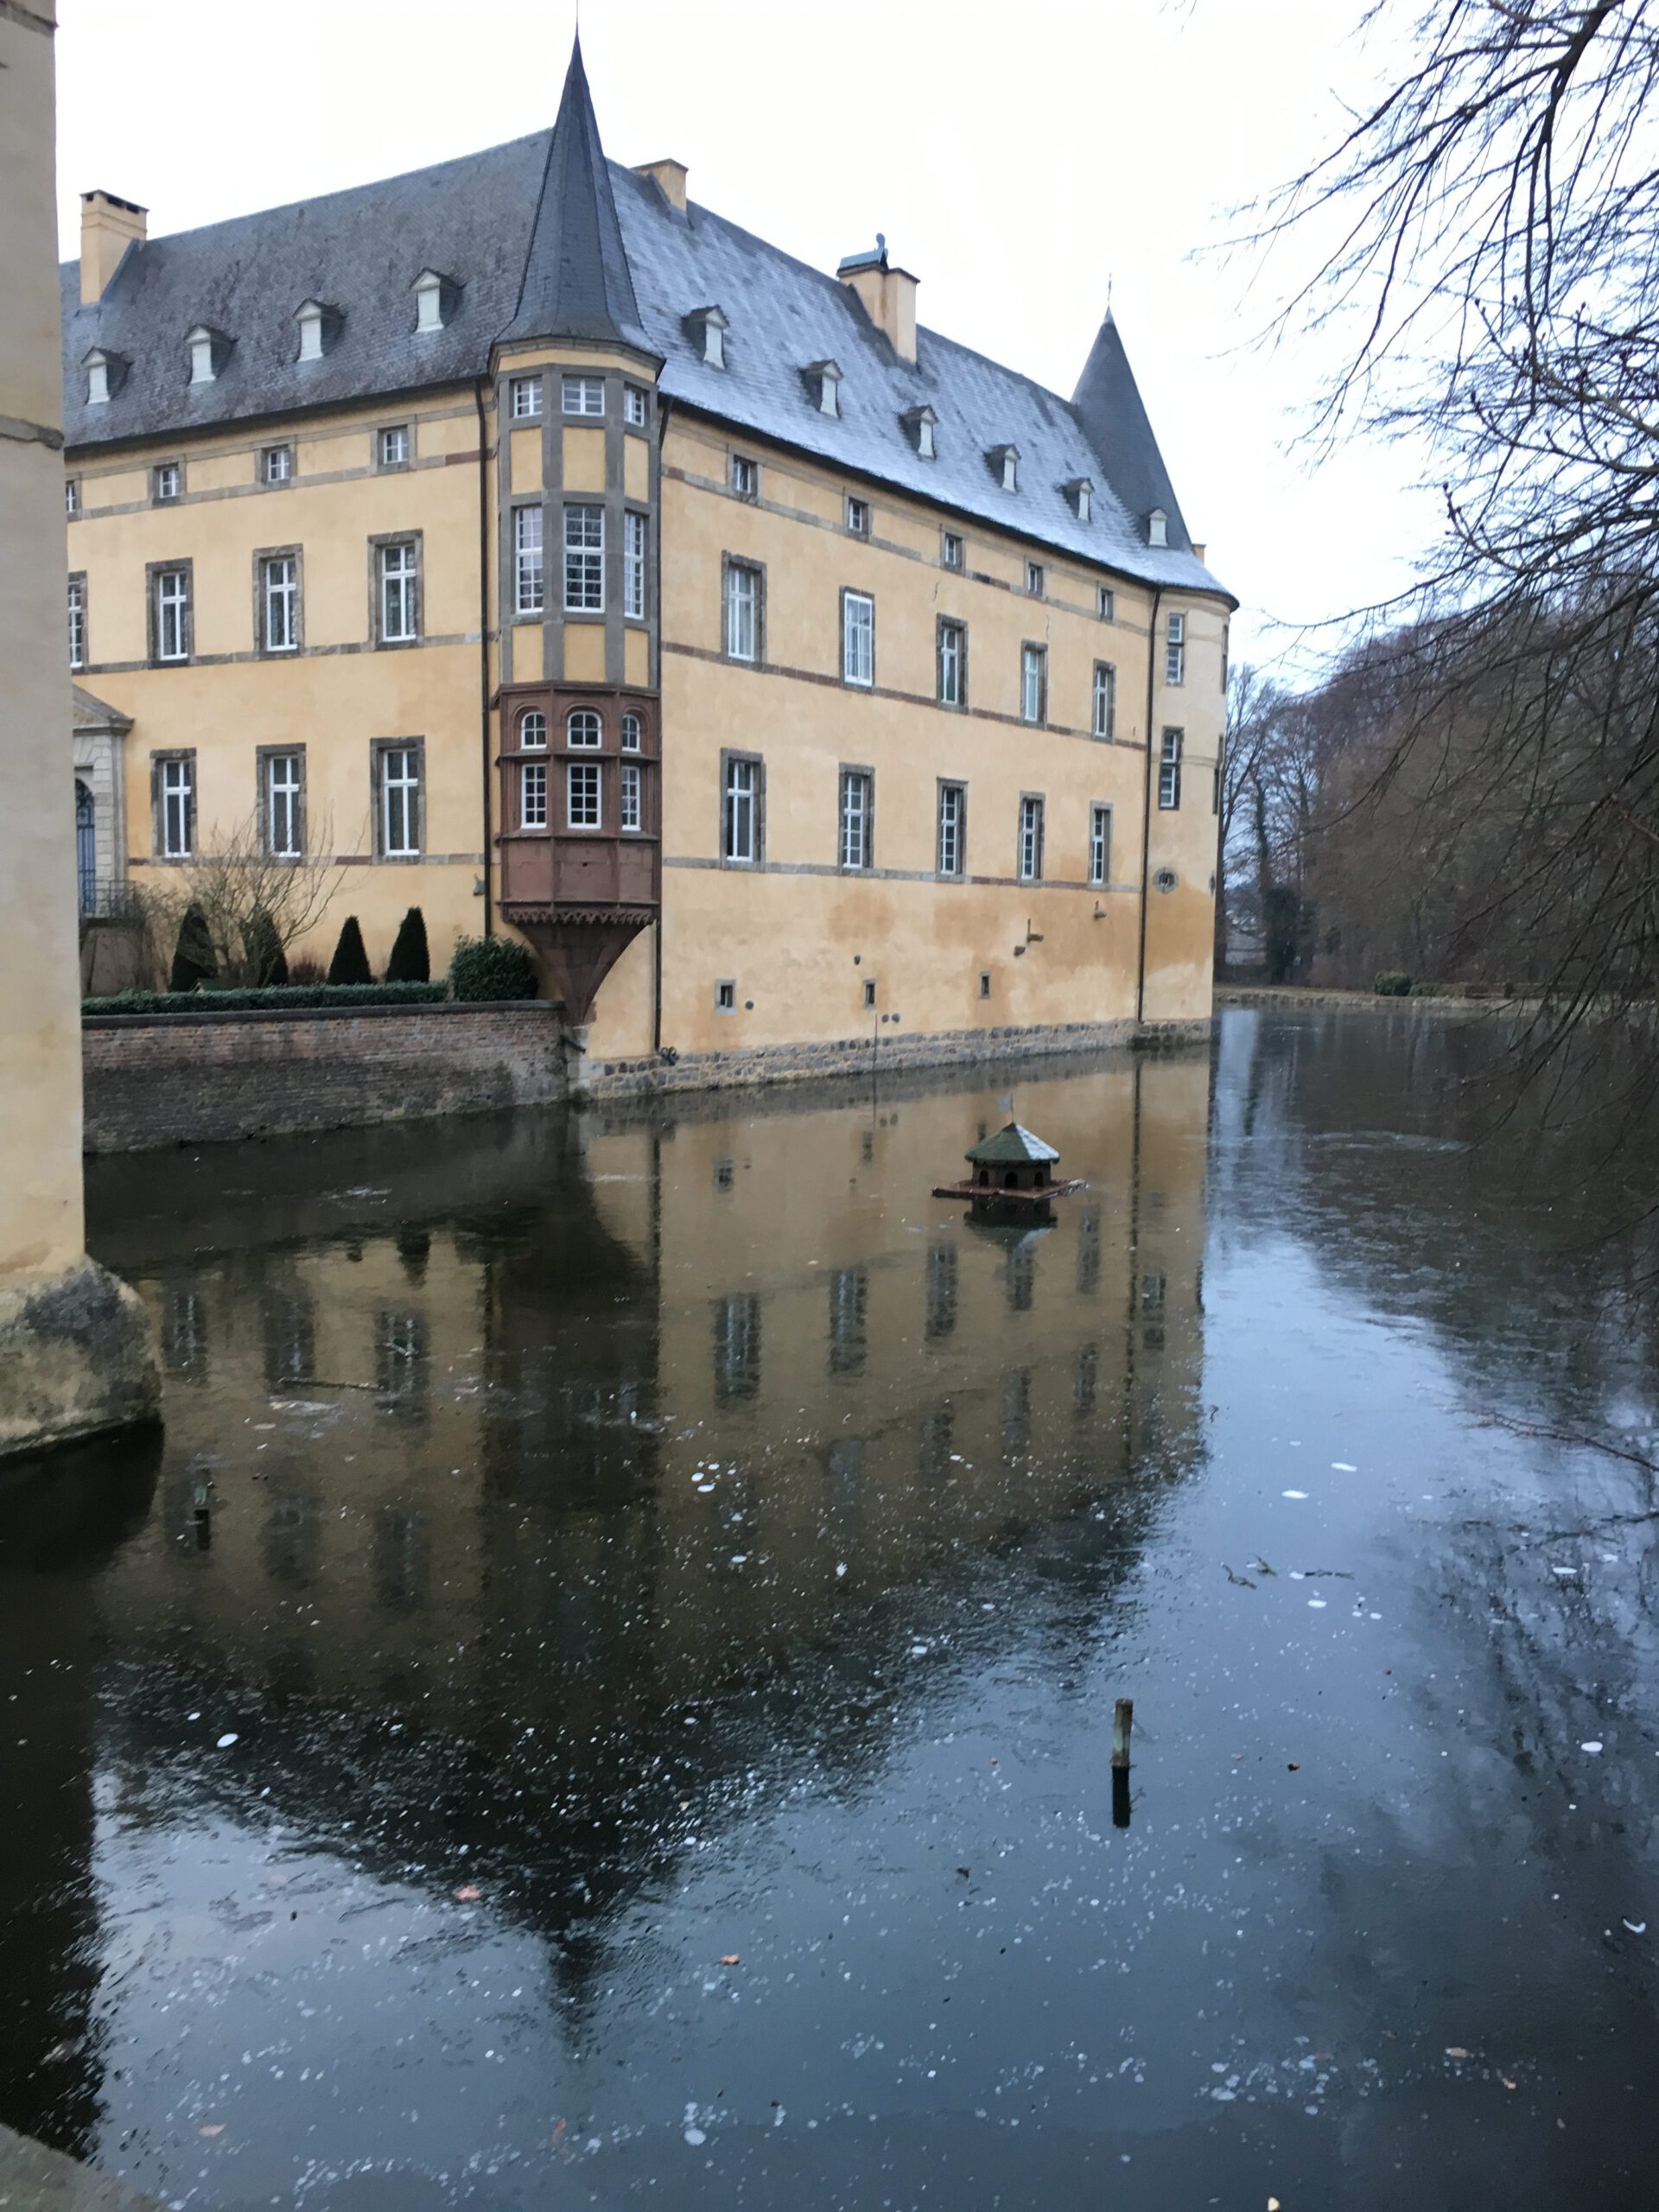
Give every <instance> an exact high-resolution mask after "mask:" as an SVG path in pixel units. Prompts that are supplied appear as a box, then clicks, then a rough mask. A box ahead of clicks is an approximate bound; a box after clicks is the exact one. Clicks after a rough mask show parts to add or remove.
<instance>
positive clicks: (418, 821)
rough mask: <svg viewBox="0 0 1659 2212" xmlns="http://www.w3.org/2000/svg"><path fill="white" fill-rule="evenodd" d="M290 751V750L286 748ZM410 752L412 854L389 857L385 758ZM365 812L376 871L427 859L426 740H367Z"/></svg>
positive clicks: (404, 738) (407, 865)
mask: <svg viewBox="0 0 1659 2212" xmlns="http://www.w3.org/2000/svg"><path fill="white" fill-rule="evenodd" d="M290 749H291V748H290ZM411 750H412V751H413V752H414V753H415V754H416V762H417V773H418V775H419V777H420V782H419V784H418V785H417V786H416V793H415V850H414V851H413V852H412V853H389V852H387V850H386V849H385V835H386V823H385V808H384V805H383V804H382V801H383V798H384V796H385V793H384V789H383V782H384V778H385V758H386V755H387V753H407V752H410V751H411ZM369 808H370V813H371V816H372V832H373V834H372V837H371V840H370V842H371V844H372V848H373V852H374V861H375V865H376V867H378V868H418V867H420V866H422V865H423V862H424V861H425V860H426V858H427V850H426V849H427V844H428V842H429V840H428V837H427V826H426V823H427V806H426V740H425V738H424V737H374V738H371V739H370V740H369Z"/></svg>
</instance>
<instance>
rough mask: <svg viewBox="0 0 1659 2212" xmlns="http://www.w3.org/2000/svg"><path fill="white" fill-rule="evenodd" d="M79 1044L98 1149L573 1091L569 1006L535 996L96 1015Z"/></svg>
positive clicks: (287, 1129) (468, 1110)
mask: <svg viewBox="0 0 1659 2212" xmlns="http://www.w3.org/2000/svg"><path fill="white" fill-rule="evenodd" d="M81 1049H82V1065H83V1067H84V1070H85V1073H86V1139H85V1142H86V1150H87V1151H88V1152H92V1153H105V1152H142V1151H146V1150H148V1149H149V1148H151V1147H155V1146H158V1145H173V1144H203V1143H213V1142H218V1141H230V1140H233V1139H235V1138H238V1137H247V1136H275V1135H289V1134H292V1133H294V1132H296V1131H303V1130H308V1129H339V1128H353V1127H357V1126H359V1125H361V1124H364V1123H367V1122H397V1121H419V1120H428V1119H430V1118H432V1117H433V1116H437V1115H440V1114H474V1113H481V1112H484V1111H486V1110H488V1109H493V1108H499V1107H503V1106H530V1105H542V1104H544V1103H547V1102H548V1101H549V1100H550V1099H556V1098H563V1096H564V1095H565V1090H566V1083H565V1069H564V1053H563V1048H562V1046H561V1044H560V1020H559V1010H558V1008H557V1007H553V1006H548V1005H543V1004H539V1003H537V1002H534V1001H523V1002H520V1001H513V1002H511V1003H508V1004H504V1005H499V1006H423V1007H340V1008H336V1007H320V1008H313V1009H310V1010H307V1011H298V1010H296V1011H293V1012H289V1011H287V1010H283V1011H282V1012H260V1013H257V1014H217V1013H213V1012H207V1011H204V1012H203V1013H200V1014H194V1013H192V1014H95V1015H91V1016H89V1017H88V1018H87V1019H86V1021H85V1022H84V1023H83V1025H82V1048H81Z"/></svg>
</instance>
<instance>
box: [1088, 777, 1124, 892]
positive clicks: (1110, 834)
mask: <svg viewBox="0 0 1659 2212" xmlns="http://www.w3.org/2000/svg"><path fill="white" fill-rule="evenodd" d="M1102 814H1103V815H1104V816H1105V817H1106V866H1105V869H1104V871H1103V874H1100V875H1099V876H1098V877H1096V874H1095V818H1096V816H1097V815H1102ZM1116 829H1117V810H1116V807H1115V806H1114V805H1113V804H1112V802H1111V800H1110V799H1109V798H1093V799H1090V802H1089V872H1088V879H1087V880H1088V885H1089V888H1090V890H1091V891H1105V890H1108V889H1109V888H1110V886H1111V880H1112V860H1113V857H1114V855H1113V853H1112V847H1113V845H1114V844H1115V843H1116V836H1115V832H1116Z"/></svg>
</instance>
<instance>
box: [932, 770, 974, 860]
mask: <svg viewBox="0 0 1659 2212" xmlns="http://www.w3.org/2000/svg"><path fill="white" fill-rule="evenodd" d="M967 830H968V787H967V785H965V784H941V785H939V850H938V869H939V874H941V875H949V876H960V875H961V874H963V869H964V868H965V866H966V862H967V855H968V836H967Z"/></svg>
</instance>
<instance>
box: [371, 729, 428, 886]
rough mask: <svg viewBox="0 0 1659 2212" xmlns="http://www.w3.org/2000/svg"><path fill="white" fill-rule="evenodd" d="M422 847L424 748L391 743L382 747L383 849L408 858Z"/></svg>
mask: <svg viewBox="0 0 1659 2212" xmlns="http://www.w3.org/2000/svg"><path fill="white" fill-rule="evenodd" d="M420 849H421V749H420V747H419V746H417V745H387V746H383V747H381V751H380V850H381V852H382V853H383V854H385V855H387V857H389V858H391V859H396V860H407V859H409V858H410V857H411V856H412V855H415V854H417V853H418V852H419V851H420Z"/></svg>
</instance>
